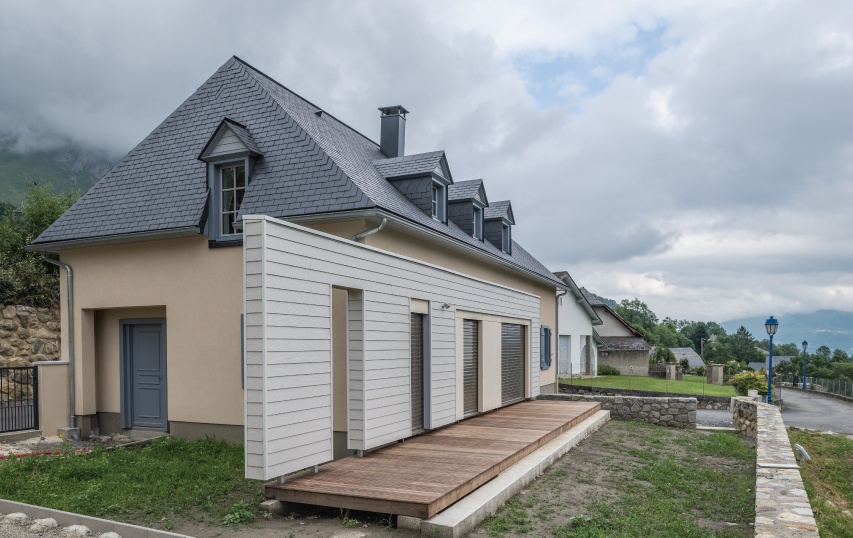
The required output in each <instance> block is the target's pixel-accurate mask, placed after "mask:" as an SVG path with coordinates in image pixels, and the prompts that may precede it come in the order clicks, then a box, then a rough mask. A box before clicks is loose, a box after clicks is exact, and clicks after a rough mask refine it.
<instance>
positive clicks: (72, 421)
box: [41, 252, 77, 428]
mask: <svg viewBox="0 0 853 538" xmlns="http://www.w3.org/2000/svg"><path fill="white" fill-rule="evenodd" d="M41 257H42V258H44V261H46V262H47V263H49V264H52V265H55V266H57V267H62V268H63V269H65V277H66V286H65V287H66V292H67V293H68V389H69V391H70V397H69V400H70V404H71V416H70V417H69V424H68V425H69V427H71V428H76V427H77V416H76V415H75V414H74V405H75V401H74V273H73V272H72V271H71V266H70V265H68V264H67V263H65V262H61V261H59V260H52V259H50V258H48V257H47V253H45V252H42V253H41Z"/></svg>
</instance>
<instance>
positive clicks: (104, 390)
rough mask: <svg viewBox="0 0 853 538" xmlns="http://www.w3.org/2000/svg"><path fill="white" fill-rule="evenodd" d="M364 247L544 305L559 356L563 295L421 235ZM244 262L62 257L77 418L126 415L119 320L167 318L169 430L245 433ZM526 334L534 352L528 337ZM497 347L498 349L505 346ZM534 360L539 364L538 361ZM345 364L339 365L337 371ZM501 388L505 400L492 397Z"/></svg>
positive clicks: (162, 247) (390, 236) (181, 256)
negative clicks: (219, 428) (218, 427)
mask: <svg viewBox="0 0 853 538" xmlns="http://www.w3.org/2000/svg"><path fill="white" fill-rule="evenodd" d="M372 225H373V224H372V223H370V222H365V221H364V220H363V219H358V220H353V221H347V222H338V223H327V224H311V225H309V226H310V227H312V228H314V229H318V230H321V231H324V232H327V233H330V234H333V235H338V236H341V237H347V238H348V237H352V236H353V235H354V234H356V233H358V232H360V231H362V230H364V229H365V228H368V227H370V226H372ZM364 243H366V244H368V245H370V246H373V247H376V248H380V249H384V250H389V251H392V252H397V253H399V254H402V255H405V256H410V257H412V258H415V259H419V260H423V261H426V262H429V263H433V264H435V265H439V266H443V267H447V268H450V269H452V270H455V271H459V272H461V273H465V274H469V275H472V276H475V277H477V278H481V279H483V280H486V281H490V282H494V283H497V284H501V285H504V286H508V287H511V288H515V289H518V290H521V291H524V292H527V293H531V294H534V295H537V296H539V297H540V298H541V313H540V321H541V323H542V324H544V325H548V326H550V327H551V328H552V330H553V334H554V335H555V338H554V341H553V342H552V346H551V347H552V351H553V352H554V353H556V350H557V346H556V334H557V331H556V328H555V319H556V317H555V300H554V291H555V290H554V287H552V286H549V285H547V284H545V283H541V282H538V281H536V280H535V279H534V278H532V277H526V276H524V275H521V274H519V273H517V272H514V271H512V270H510V269H506V268H502V267H500V266H497V265H496V264H494V263H493V262H489V261H486V260H483V259H480V258H479V257H476V256H473V255H470V254H467V253H465V252H464V251H460V250H459V249H455V248H451V247H447V246H446V245H442V244H438V243H435V242H429V241H427V240H426V239H425V238H424V237H423V236H418V235H417V234H408V233H402V232H400V231H399V230H392V229H390V228H388V229H385V230H383V231H381V232H379V233H377V234H374V235H371V236H368V237H367V238H366V239H365V240H364ZM242 252H243V251H242V248H239V247H230V248H213V249H212V248H209V246H208V241H207V238H206V237H204V236H192V237H184V238H174V239H160V240H150V241H137V242H130V243H123V244H112V245H103V246H93V247H82V248H71V249H65V250H62V251H61V252H60V258H61V260H62V261H64V262H66V263H68V264H69V265H71V266H72V268H73V270H74V301H75V303H74V306H75V312H74V323H75V357H76V361H77V367H76V370H75V372H76V381H77V388H76V396H77V402H76V407H77V409H76V412H77V414H78V415H93V414H95V413H97V412H109V413H118V412H119V411H120V398H119V390H120V383H119V382H118V380H119V374H118V372H119V366H120V363H119V360H118V359H119V350H118V339H119V334H118V320H119V319H123V318H126V317H165V318H166V362H167V370H168V387H167V398H168V418H169V420H170V421H180V422H197V423H208V424H225V425H242V424H243V390H242V387H241V375H240V369H241V365H240V313H241V312H242V304H243V281H242V279H243V277H242ZM63 272H64V271H63ZM60 282H61V286H62V289H61V297H62V309H63V320H62V321H63V323H62V342H63V350H62V356H63V357H68V350H67V345H68V341H69V339H68V332H67V331H68V327H67V322H66V315H65V314H64V312H67V304H65V297H66V291H65V278H64V275H63V276H62V278H61V279H60ZM129 309H132V310H129ZM338 310H339V309H335V311H336V312H337V311H338ZM341 322H342V320H341V319H337V323H341ZM498 327H499V326H498ZM527 333H528V334H527V338H528V342H529V338H530V335H529V329H528V331H527ZM498 335H499V328H498ZM335 340H336V342H337V340H339V338H335ZM488 340H489V339H484V342H487V341H488ZM497 342H498V344H497V345H498V346H499V338H498V339H497ZM341 345H342V343H341V342H338V343H337V344H336V345H335V347H336V351H335V356H336V357H340V356H341V355H342V349H343V348H341ZM343 345H345V342H344V343H343ZM343 356H345V353H343ZM460 356H461V355H460ZM555 359H556V357H555V356H554V355H552V366H551V368H550V369H549V370H548V371H543V372H540V380H541V381H540V385H549V384H553V383H555V382H556V376H555V372H556V360H555ZM533 360H534V361H535V362H537V363H538V352H537V353H536V356H535V357H533ZM460 363H461V362H460ZM497 363H498V364H499V363H500V355H499V348H498V355H497ZM341 364H342V363H341V361H340V359H339V360H336V361H335V365H336V366H337V367H340V366H341ZM489 375H491V376H494V372H492V373H490V374H489ZM498 375H499V374H498ZM460 379H461V376H460ZM497 379H498V381H499V377H498V378H497ZM492 385H494V386H495V387H497V388H496V389H495V390H497V392H496V393H490V387H491V386H492ZM200 387H201V388H202V390H199V388H200ZM499 387H500V384H499V382H498V383H492V382H491V381H490V382H488V383H487V387H486V388H485V389H484V390H482V391H481V394H482V395H483V398H486V400H484V402H483V406H484V409H489V408H492V405H493V403H494V401H496V400H497V401H499V399H500V394H499ZM335 392H336V394H337V393H338V392H339V391H337V390H336V391H335ZM340 394H345V391H340ZM334 406H335V420H334V422H335V429H336V430H338V428H340V429H344V427H343V426H341V422H342V421H343V420H344V418H343V417H345V413H346V407H345V402H344V401H342V402H338V401H335V402H334ZM460 408H461V407H460Z"/></svg>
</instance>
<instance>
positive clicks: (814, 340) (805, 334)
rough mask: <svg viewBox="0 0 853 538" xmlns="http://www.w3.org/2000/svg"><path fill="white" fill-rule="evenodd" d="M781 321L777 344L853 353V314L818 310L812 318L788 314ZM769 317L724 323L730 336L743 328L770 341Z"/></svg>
mask: <svg viewBox="0 0 853 538" xmlns="http://www.w3.org/2000/svg"><path fill="white" fill-rule="evenodd" d="M776 318H777V319H778V320H779V332H778V333H776V336H774V337H773V341H774V342H780V343H789V342H795V343H797V344H799V343H800V342H802V341H803V340H807V341H808V342H809V351H814V350H815V349H817V348H818V347H820V346H827V347H829V348H830V349H843V350H844V351H846V352H847V353H851V352H853V312H841V311H839V310H818V311H817V312H811V313H808V314H786V315H783V316H776ZM766 319H767V317H766V316H765V317H760V316H756V317H752V318H743V319H735V320H731V321H726V322H724V323H721V325H722V326H723V328H724V329H725V330H726V332H727V333H729V334H731V333H733V332H735V331H737V329H738V327H740V326H741V325H743V326H744V327H746V328H747V330H748V331H749V332H751V333H752V336H753V337H755V338H756V339H757V340H763V339H765V338H767V331H765V330H764V321H765V320H766Z"/></svg>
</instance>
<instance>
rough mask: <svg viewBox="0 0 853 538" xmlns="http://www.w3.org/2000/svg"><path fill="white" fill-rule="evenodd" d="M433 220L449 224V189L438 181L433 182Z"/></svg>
mask: <svg viewBox="0 0 853 538" xmlns="http://www.w3.org/2000/svg"><path fill="white" fill-rule="evenodd" d="M432 218H434V219H436V220H439V221H441V222H444V223H447V187H446V186H445V185H444V184H443V183H440V182H438V181H433V182H432Z"/></svg>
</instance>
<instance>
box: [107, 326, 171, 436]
mask: <svg viewBox="0 0 853 538" xmlns="http://www.w3.org/2000/svg"><path fill="white" fill-rule="evenodd" d="M118 323H119V365H120V367H119V376H120V380H121V382H120V383H119V385H120V394H121V427H122V429H126V430H130V429H133V386H132V383H133V379H132V378H133V376H132V375H131V372H132V369H131V364H130V344H131V338H130V332H131V331H132V330H133V327H134V326H135V325H160V330H161V331H162V334H163V340H162V342H161V343H160V346H161V349H160V353H161V354H162V357H163V370H164V372H165V373H164V376H163V400H164V402H163V403H164V405H163V418H164V422H165V424H164V427H163V431H169V414H168V410H169V392H168V379H169V376H168V361H167V356H166V318H130V319H120V320H119V321H118Z"/></svg>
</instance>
